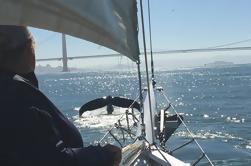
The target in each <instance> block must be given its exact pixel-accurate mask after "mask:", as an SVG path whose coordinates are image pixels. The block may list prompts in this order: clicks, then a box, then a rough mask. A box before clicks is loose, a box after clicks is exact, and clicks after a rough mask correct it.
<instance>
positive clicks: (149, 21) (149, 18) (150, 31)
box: [148, 0, 154, 79]
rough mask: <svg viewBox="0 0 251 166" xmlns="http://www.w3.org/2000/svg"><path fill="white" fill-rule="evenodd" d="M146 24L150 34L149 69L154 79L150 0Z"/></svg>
mask: <svg viewBox="0 0 251 166" xmlns="http://www.w3.org/2000/svg"><path fill="white" fill-rule="evenodd" d="M148 26H149V36H150V53H151V70H152V79H154V64H153V48H152V25H151V9H150V0H148Z"/></svg>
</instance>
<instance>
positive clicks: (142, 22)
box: [140, 0, 154, 140]
mask: <svg viewBox="0 0 251 166" xmlns="http://www.w3.org/2000/svg"><path fill="white" fill-rule="evenodd" d="M140 10H141V24H142V35H143V43H144V55H145V67H146V79H147V87H148V89H147V91H148V100H149V107H150V108H149V109H150V119H151V130H152V132H154V130H153V122H152V121H153V118H152V117H153V116H152V102H151V94H150V82H149V81H150V80H149V72H148V64H147V52H146V37H145V26H144V16H143V2H142V0H140ZM152 140H154V135H153V134H152Z"/></svg>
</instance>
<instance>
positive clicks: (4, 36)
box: [0, 25, 32, 61]
mask: <svg viewBox="0 0 251 166" xmlns="http://www.w3.org/2000/svg"><path fill="white" fill-rule="evenodd" d="M30 39H32V36H31V34H30V32H29V30H28V29H27V27H24V26H14V25H0V61H1V59H3V58H8V57H6V56H10V55H11V56H12V55H15V54H16V53H18V52H19V54H20V51H22V49H24V48H25V45H26V42H27V41H28V40H30Z"/></svg>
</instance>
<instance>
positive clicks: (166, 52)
mask: <svg viewBox="0 0 251 166" xmlns="http://www.w3.org/2000/svg"><path fill="white" fill-rule="evenodd" d="M250 50H251V47H228V48H199V49H184V50H165V51H153V55H155V56H156V55H157V54H181V53H193V52H221V51H250ZM140 54H141V55H142V54H143V53H142V52H141V53H140ZM148 54H150V52H148ZM118 56H122V55H121V54H103V55H88V56H75V57H67V56H65V54H64V56H63V57H58V58H44V59H37V60H36V61H37V62H42V61H63V69H64V71H68V65H67V61H68V60H73V59H88V58H103V57H118Z"/></svg>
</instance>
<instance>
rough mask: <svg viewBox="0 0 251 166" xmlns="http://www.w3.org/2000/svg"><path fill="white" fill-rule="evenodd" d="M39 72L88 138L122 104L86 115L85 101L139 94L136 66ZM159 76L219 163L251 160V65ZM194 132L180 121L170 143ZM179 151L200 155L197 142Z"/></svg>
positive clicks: (92, 137)
mask: <svg viewBox="0 0 251 166" xmlns="http://www.w3.org/2000/svg"><path fill="white" fill-rule="evenodd" d="M38 78H39V81H40V88H41V90H42V91H43V92H44V93H45V94H46V95H47V96H48V97H49V98H50V99H51V100H52V101H53V102H54V103H55V104H56V105H57V106H58V107H59V109H60V110H62V112H63V113H65V115H66V116H67V117H68V118H69V119H71V120H72V121H73V122H74V123H75V124H76V125H77V127H78V128H79V130H80V131H81V134H82V136H83V139H84V141H85V143H86V144H89V143H92V142H94V140H99V139H100V138H101V137H102V134H103V133H105V131H106V129H107V128H109V126H112V125H113V123H114V121H115V119H116V118H118V117H119V114H120V113H121V112H123V110H120V112H118V113H117V115H113V116H112V117H108V116H102V115H101V116H95V115H92V116H89V121H83V120H79V119H78V117H77V115H78V112H77V109H78V108H79V107H80V106H81V105H82V104H84V103H85V102H87V101H89V100H91V99H94V98H97V97H102V96H105V95H113V96H126V97H129V98H135V97H136V96H137V94H138V84H137V83H138V82H137V74H136V73H131V72H98V73H97V72H88V73H64V74H63V73H58V74H39V75H38ZM156 80H157V82H158V85H161V86H162V87H163V88H164V90H165V91H166V93H167V94H168V96H169V98H170V99H171V101H172V103H173V105H175V106H176V109H177V110H178V112H180V113H183V115H184V118H185V122H186V123H187V125H188V126H189V128H190V129H191V130H192V131H193V133H194V135H195V137H196V138H197V139H198V141H199V143H200V144H201V145H202V147H203V148H204V150H205V151H206V152H207V154H208V156H209V157H210V158H211V159H212V160H213V162H214V164H215V165H226V166H227V165H236V166H237V165H238V166H239V165H251V131H250V128H251V101H250V100H251V66H250V65H241V66H237V67H231V68H218V69H193V70H185V71H172V72H167V71H159V72H156ZM159 101H160V102H159V107H161V106H163V100H162V99H161V98H160V99H159ZM90 122H91V123H90ZM189 138H190V136H189V134H188V133H187V132H186V130H185V129H184V127H181V128H180V129H179V130H178V131H177V132H176V133H175V135H174V137H173V138H172V139H170V140H169V141H168V142H167V147H168V148H169V149H172V148H173V147H175V145H178V144H180V143H184V142H186V141H188V140H189ZM174 154H176V155H177V156H179V157H180V158H182V159H185V160H187V161H192V158H193V156H194V154H198V155H199V153H198V151H197V150H196V148H194V146H192V145H189V146H187V147H186V148H184V150H183V151H177V152H175V153H174ZM194 159H195V158H194ZM193 161H194V160H193ZM202 165H203V164H202ZM204 165H207V164H204Z"/></svg>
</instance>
